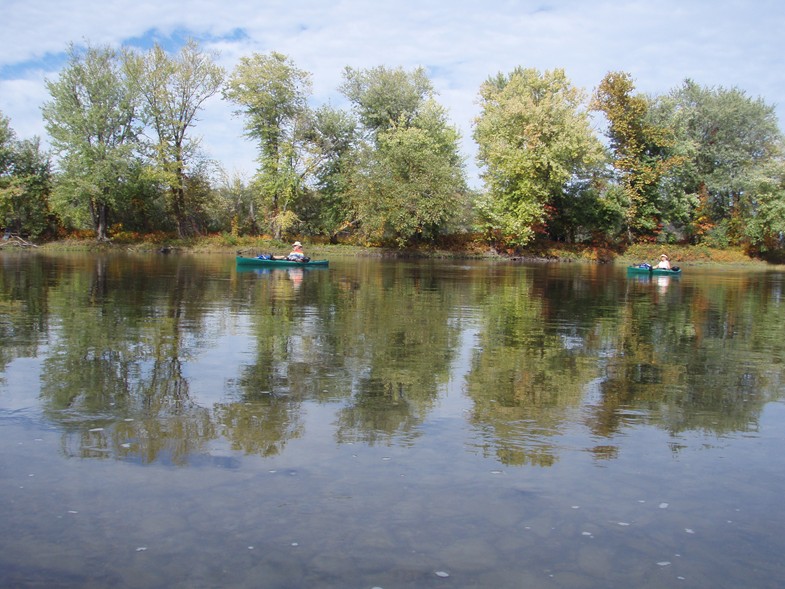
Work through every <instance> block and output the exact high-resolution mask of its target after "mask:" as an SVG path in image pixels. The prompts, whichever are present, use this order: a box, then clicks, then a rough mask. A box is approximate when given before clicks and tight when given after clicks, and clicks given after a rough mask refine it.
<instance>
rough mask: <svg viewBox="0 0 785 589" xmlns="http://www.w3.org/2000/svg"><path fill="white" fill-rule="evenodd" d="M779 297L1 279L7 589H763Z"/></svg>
mask: <svg viewBox="0 0 785 589" xmlns="http://www.w3.org/2000/svg"><path fill="white" fill-rule="evenodd" d="M784 284H785V277H784V276H783V275H782V274H781V273H778V272H776V271H760V270H724V271H721V270H717V269H714V270H708V269H701V268H692V269H691V268H689V267H687V268H685V272H684V275H683V276H682V277H681V278H679V279H668V278H665V279H658V278H656V277H655V278H653V279H652V278H649V277H643V278H634V277H627V276H626V274H625V271H624V269H623V268H619V267H609V266H608V267H604V266H579V265H521V264H515V263H487V262H463V261H440V262H399V261H395V262H393V261H386V260H377V259H371V260H369V259H353V258H339V259H335V260H331V263H330V267H329V269H313V270H307V271H304V270H301V269H294V270H288V271H287V270H275V271H255V272H254V271H251V272H238V271H237V270H236V268H235V264H234V259H233V258H232V257H227V256H218V255H213V256H207V255H205V256H185V255H182V256H177V255H170V256H162V255H150V256H132V255H128V256H124V255H114V256H108V257H106V256H94V255H89V256H88V255H58V256H53V255H36V254H29V255H23V254H19V255H16V254H7V253H5V252H4V253H3V257H0V335H2V338H0V525H1V526H2V535H0V586H2V587H129V588H136V587H138V588H148V587H167V588H201V587H205V588H207V587H240V588H244V587H249V588H251V587H254V588H255V587H265V588H278V587H281V588H284V587H286V588H289V587H291V588H300V587H320V588H322V587H326V588H332V587H334V588H342V589H343V588H352V587H356V588H368V589H370V588H371V587H382V588H385V589H393V588H399V587H450V588H455V589H458V588H468V587H498V588H502V587H504V588H506V587H511V588H519V587H526V588H532V589H539V588H620V589H621V588H624V589H629V588H633V587H634V588H650V587H652V588H653V587H685V588H688V587H700V588H705V587H746V588H751V587H752V588H765V587H771V588H775V587H776V588H780V587H782V586H784V585H785V566H784V565H783V560H782V555H783V554H785V534H783V533H782V530H783V529H785V510H783V509H782V492H783V489H785V468H784V467H785V461H783V448H784V447H785V405H784V404H783V396H784V394H785V381H784V380H783V358H784V357H785V308H783V300H782V297H783V285H784Z"/></svg>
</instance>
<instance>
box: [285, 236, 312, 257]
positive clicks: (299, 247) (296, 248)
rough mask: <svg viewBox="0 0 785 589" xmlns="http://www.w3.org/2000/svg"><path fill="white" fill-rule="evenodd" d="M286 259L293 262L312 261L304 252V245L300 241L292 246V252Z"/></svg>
mask: <svg viewBox="0 0 785 589" xmlns="http://www.w3.org/2000/svg"><path fill="white" fill-rule="evenodd" d="M286 259H287V260H289V261H291V262H307V261H308V260H310V258H308V257H307V256H306V255H305V252H303V244H301V243H300V242H299V241H295V242H294V243H293V244H292V251H291V252H289V255H288V256H286Z"/></svg>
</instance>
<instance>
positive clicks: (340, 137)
mask: <svg viewBox="0 0 785 589" xmlns="http://www.w3.org/2000/svg"><path fill="white" fill-rule="evenodd" d="M310 121H311V126H310V128H309V129H308V130H307V132H306V149H307V150H308V159H309V162H310V163H309V164H308V166H307V167H308V168H309V169H310V170H312V176H313V180H312V181H313V190H311V191H309V192H308V193H307V194H306V195H305V199H304V200H303V205H302V206H301V207H300V213H299V216H300V220H301V221H302V223H303V226H304V227H305V228H306V229H310V230H311V231H312V232H313V233H316V234H326V235H329V236H330V240H331V241H333V242H334V241H336V240H337V237H338V234H339V233H340V232H342V231H345V230H347V229H348V228H350V227H352V226H353V225H354V224H355V223H356V221H357V217H356V214H355V211H354V209H353V207H352V204H351V199H350V194H351V183H352V177H353V174H354V172H355V170H356V168H357V156H358V131H357V120H356V119H355V118H354V117H353V116H352V115H351V114H350V113H347V112H345V111H343V110H340V109H336V108H334V107H332V106H329V105H326V106H322V107H320V108H317V109H316V110H315V111H314V112H313V116H312V117H311V118H310Z"/></svg>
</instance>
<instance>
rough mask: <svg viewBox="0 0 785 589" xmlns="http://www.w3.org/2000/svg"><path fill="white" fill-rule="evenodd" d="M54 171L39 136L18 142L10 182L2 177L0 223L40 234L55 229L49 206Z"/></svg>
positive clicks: (37, 235)
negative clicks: (6, 183) (5, 181)
mask: <svg viewBox="0 0 785 589" xmlns="http://www.w3.org/2000/svg"><path fill="white" fill-rule="evenodd" d="M51 191H52V170H51V164H50V159H49V154H48V153H46V152H44V151H43V150H42V149H41V141H40V139H39V138H38V137H34V138H33V139H26V140H23V141H18V142H17V143H16V150H15V152H14V154H13V172H12V175H11V181H10V183H9V185H8V186H7V187H6V186H4V182H3V180H2V179H0V215H2V216H1V217H0V222H2V223H3V225H4V226H5V227H6V229H12V230H14V231H16V232H18V233H25V234H29V235H30V236H32V237H40V236H41V235H43V234H44V233H46V232H48V231H51V230H52V229H54V217H53V215H52V214H51V212H50V209H49V198H50V196H51Z"/></svg>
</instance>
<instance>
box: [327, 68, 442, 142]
mask: <svg viewBox="0 0 785 589" xmlns="http://www.w3.org/2000/svg"><path fill="white" fill-rule="evenodd" d="M343 75H344V82H343V84H342V85H341V87H340V91H341V92H342V93H343V95H344V96H346V97H347V98H348V99H349V100H350V101H351V102H352V104H353V105H354V109H355V111H356V112H357V115H358V117H359V119H360V122H361V123H362V125H363V126H364V127H365V128H366V129H367V130H368V131H370V132H371V133H377V132H380V131H383V130H384V129H388V128H390V127H392V126H409V125H412V124H413V121H414V118H415V117H416V116H417V115H418V113H419V111H420V109H421V108H422V107H423V105H424V104H425V103H426V101H427V100H428V99H429V98H432V97H433V93H434V90H433V85H432V84H431V81H430V80H429V79H428V76H427V75H426V73H425V70H424V69H423V68H422V67H419V68H416V69H414V70H412V71H411V72H407V71H406V70H404V69H403V68H400V67H399V68H388V67H385V66H378V67H375V68H371V69H366V70H357V69H354V68H351V67H347V68H346V69H345V70H344V74H343Z"/></svg>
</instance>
